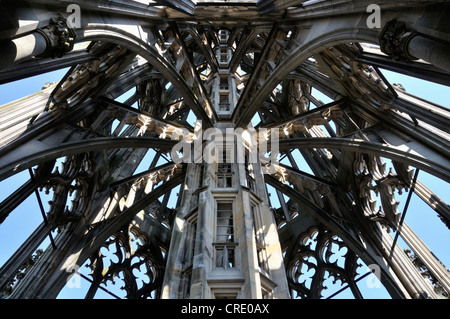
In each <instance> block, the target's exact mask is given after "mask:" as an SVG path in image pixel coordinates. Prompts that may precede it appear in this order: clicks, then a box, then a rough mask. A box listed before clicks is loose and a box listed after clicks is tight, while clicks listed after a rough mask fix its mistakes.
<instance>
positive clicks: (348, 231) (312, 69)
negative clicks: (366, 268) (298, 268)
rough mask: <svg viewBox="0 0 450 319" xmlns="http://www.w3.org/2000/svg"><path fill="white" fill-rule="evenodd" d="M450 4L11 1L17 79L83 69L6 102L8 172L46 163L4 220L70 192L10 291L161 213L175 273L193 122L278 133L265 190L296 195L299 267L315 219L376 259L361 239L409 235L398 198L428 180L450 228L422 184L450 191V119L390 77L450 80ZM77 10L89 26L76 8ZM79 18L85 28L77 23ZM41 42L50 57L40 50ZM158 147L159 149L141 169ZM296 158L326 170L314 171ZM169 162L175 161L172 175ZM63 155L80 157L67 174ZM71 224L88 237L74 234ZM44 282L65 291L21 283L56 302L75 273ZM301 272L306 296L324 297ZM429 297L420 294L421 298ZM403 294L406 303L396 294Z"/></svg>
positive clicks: (279, 212)
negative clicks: (37, 195)
mask: <svg viewBox="0 0 450 319" xmlns="http://www.w3.org/2000/svg"><path fill="white" fill-rule="evenodd" d="M440 2H442V1H434V2H430V1H397V2H395V3H394V2H392V1H349V0H347V1H281V0H272V1H265V0H262V1H256V0H255V1H252V0H249V1H200V0H199V1H184V0H180V1H163V0H157V1H121V0H116V1H82V0H80V1H66V0H64V1H51V0H47V1H44V0H42V1H15V2H8V1H4V2H2V3H1V6H2V10H1V12H0V21H1V22H0V38H1V39H2V41H3V43H4V44H5V47H6V48H8V49H5V51H4V53H2V62H1V63H0V65H1V66H2V69H1V70H0V82H1V83H7V82H11V81H14V80H19V79H23V78H26V77H29V76H31V75H36V74H40V73H45V72H49V71H53V70H57V69H61V68H66V67H68V68H70V69H69V71H68V72H67V74H66V75H65V77H64V78H63V79H61V81H59V82H57V83H53V84H49V85H48V86H47V87H46V88H44V89H43V90H42V91H40V92H38V93H36V94H34V95H32V96H28V97H25V98H24V99H22V100H20V101H15V102H11V103H9V104H7V105H5V106H2V107H1V108H0V121H1V125H2V129H1V131H0V141H1V145H0V146H1V148H0V179H2V180H5V179H6V178H8V177H11V176H13V175H15V174H17V173H18V172H20V171H24V170H28V169H31V168H32V170H30V172H31V173H32V174H31V175H30V177H29V181H27V182H26V183H25V184H24V185H23V186H22V187H21V188H20V189H18V190H11V195H10V196H9V197H7V198H6V199H5V200H4V201H3V202H2V203H1V207H2V210H1V213H0V221H4V220H5V219H6V218H7V217H8V216H9V215H10V214H12V213H14V209H15V208H16V207H17V206H18V205H19V204H20V203H21V202H22V200H23V199H24V197H25V198H26V197H28V196H30V195H31V194H32V193H33V192H34V191H35V189H45V190H47V191H49V192H53V196H54V197H53V200H52V202H51V204H50V206H49V210H48V211H45V212H44V215H45V216H46V221H45V223H44V224H43V225H42V226H40V231H39V232H37V233H36V234H33V235H32V236H35V237H30V240H29V242H28V243H27V245H25V246H24V247H22V248H21V250H20V251H18V253H17V255H16V256H17V257H15V258H16V259H14V260H10V261H9V264H7V265H6V266H5V267H3V268H2V272H0V273H1V274H2V276H3V278H5V280H3V279H2V280H3V281H2V282H1V283H2V287H5V286H6V285H7V284H8V280H10V279H11V278H13V277H14V275H15V271H16V270H17V269H18V268H19V267H20V266H21V265H23V264H24V263H25V261H26V260H27V259H28V258H29V256H30V254H31V253H32V252H33V251H34V250H35V249H36V248H37V247H38V246H39V244H40V242H41V241H42V240H43V238H45V237H46V236H47V235H48V234H49V232H50V230H53V229H55V228H59V229H61V231H62V234H65V235H64V236H66V237H64V236H60V239H59V242H58V243H60V244H61V245H63V247H64V249H63V250H62V251H63V252H62V253H61V254H60V255H58V258H59V259H58V260H59V261H61V262H62V263H63V261H64V260H67V258H68V256H72V254H73V253H74V252H75V251H80V252H81V253H80V255H78V256H77V258H79V259H80V260H82V261H83V262H84V260H87V259H88V258H91V259H92V258H93V257H92V254H93V253H94V252H95V249H94V248H93V247H97V248H98V247H99V246H101V245H102V244H103V243H104V242H105V241H106V240H107V239H108V238H109V237H110V236H111V235H112V234H114V233H117V232H120V231H123V227H124V226H126V225H128V224H129V223H130V222H131V221H133V223H139V222H138V221H136V218H135V216H136V215H137V214H138V213H139V212H140V211H141V210H143V209H144V208H148V207H149V205H152V207H153V208H152V209H153V212H154V216H153V217H154V218H153V217H152V219H151V220H150V221H148V220H147V219H145V221H142V223H144V222H145V223H150V224H151V231H150V232H149V233H147V234H146V236H148V237H149V238H150V239H147V240H146V243H145V246H146V247H148V249H149V251H151V253H152V254H153V255H154V256H157V257H155V259H154V262H155V264H157V263H159V264H158V265H159V266H158V267H162V268H164V258H163V255H164V253H161V252H160V251H159V250H160V248H161V247H163V248H161V249H167V248H168V247H169V245H170V230H171V228H172V225H173V222H174V215H175V213H176V211H175V210H174V209H170V208H167V207H166V206H167V201H168V200H169V197H170V196H172V197H173V196H174V195H173V194H172V195H171V190H172V189H173V188H174V187H176V186H178V185H180V184H182V183H183V181H184V178H185V175H186V167H185V165H182V164H175V163H173V162H172V159H171V158H170V150H171V148H172V147H173V146H174V145H175V143H176V141H174V140H172V139H171V136H172V134H173V133H174V132H178V131H181V130H183V129H187V130H188V131H189V132H190V134H193V132H194V126H195V122H194V119H196V120H201V123H202V127H203V128H204V129H206V128H210V127H214V126H217V124H218V123H222V122H227V123H232V125H233V126H234V127H240V128H244V129H245V128H247V127H248V125H249V124H251V123H252V122H253V124H251V125H253V126H255V127H256V128H266V129H268V130H278V131H279V132H280V145H279V147H280V151H281V154H282V158H283V159H284V160H285V161H284V162H283V163H285V164H279V165H277V169H276V172H275V173H274V174H272V175H267V178H266V180H265V181H266V183H267V184H268V185H271V186H272V187H274V188H275V189H276V190H277V192H278V193H279V194H285V195H287V196H288V197H289V198H290V200H288V201H287V202H284V199H282V198H283V197H282V196H280V200H281V201H282V203H281V207H280V208H278V209H274V210H273V213H274V218H275V220H276V223H277V226H278V227H279V229H280V230H279V235H280V240H281V241H282V245H283V246H284V247H285V248H287V251H288V252H289V254H288V257H289V258H292V260H295V258H296V257H295V254H296V253H295V249H294V248H293V247H294V246H295V245H293V244H292V242H293V241H295V239H297V238H298V237H299V236H300V235H301V233H303V232H304V231H305V229H303V228H302V227H300V226H299V225H297V224H296V221H297V220H296V217H298V216H301V215H302V214H303V213H304V212H305V211H306V212H308V213H309V214H312V215H314V217H315V218H316V219H317V220H318V221H319V222H320V224H321V225H324V226H325V227H327V228H328V229H330V230H332V231H333V232H334V233H335V234H337V235H338V236H340V237H341V238H342V239H343V240H344V242H346V243H347V245H349V247H351V249H352V250H353V251H355V252H356V254H357V255H359V256H360V257H361V258H366V259H367V260H371V258H372V257H370V256H368V255H370V253H367V256H366V257H364V254H366V252H364V249H363V245H362V244H361V243H360V242H358V240H359V239H358V236H360V234H362V235H361V236H363V237H364V241H367V242H368V243H369V245H372V246H373V249H374V250H375V251H376V250H378V251H384V250H385V249H386V248H385V247H384V246H383V245H382V244H380V240H379V237H378V233H377V232H378V231H379V228H380V227H382V228H383V229H384V230H385V231H386V230H397V229H398V227H399V223H400V222H401V221H400V220H401V219H400V215H401V214H400V212H399V210H398V208H397V206H398V202H397V201H396V197H395V195H396V194H398V192H399V191H404V190H409V189H411V187H412V186H413V185H414V188H413V189H414V191H415V192H416V193H417V194H418V195H419V196H420V197H421V198H422V199H423V200H424V201H425V202H426V203H427V204H429V205H430V206H431V207H432V208H433V209H434V210H435V211H436V213H437V214H438V215H439V217H440V218H441V220H442V221H443V222H444V223H445V224H446V225H447V226H449V225H450V210H449V208H448V205H447V204H446V203H445V202H444V201H443V200H442V199H439V198H438V197H437V196H436V195H434V194H433V193H432V192H431V190H429V189H428V188H427V186H426V185H424V184H422V183H420V182H418V181H416V179H415V178H414V173H415V172H417V171H418V170H423V171H426V172H428V173H430V174H432V175H434V176H436V177H438V178H440V179H442V180H445V181H447V182H450V165H449V164H450V162H449V149H448V142H449V140H450V135H449V125H448V124H449V118H450V113H449V111H448V109H447V108H445V107H443V106H440V105H437V104H434V103H432V102H429V101H426V100H423V99H420V98H418V97H415V96H414V95H413V94H412V93H414V92H406V91H405V90H404V89H403V88H402V87H401V86H399V85H394V83H389V81H388V80H387V79H386V78H385V76H384V75H383V72H382V71H380V68H383V69H389V70H393V71H395V72H399V73H404V74H407V75H410V76H414V77H417V78H421V79H425V80H428V81H433V82H436V83H440V84H444V85H449V84H450V76H449V72H450V62H449V58H448V54H446V53H448V52H449V51H448V49H449V48H450V44H449V43H450V36H449V34H450V32H449V31H450V29H449V28H450V27H449V25H448V23H446V22H445V16H446V15H447V16H448V13H449V10H450V7H449V6H448V5H447V4H440ZM372 3H376V4H378V5H379V8H380V10H381V15H380V27H378V28H377V27H375V28H370V27H368V19H369V18H370V15H371V12H367V8H368V6H369V5H370V4H372ZM71 4H77V5H78V6H79V8H80V9H81V11H80V15H79V16H78V15H75V16H74V15H71V13H72V12H73V11H69V12H68V11H67V7H68V6H69V5H71ZM406 6H407V7H408V10H405V7H406ZM75 13H76V10H75ZM78 18H79V20H77V19H78ZM66 19H67V21H70V22H76V23H79V25H78V26H75V27H73V28H68V27H67V24H66ZM31 37H32V38H33V39H35V41H36V46H33V47H29V46H30V45H31V44H30V43H31V42H29V39H31ZM44 40H45V41H44ZM39 46H41V47H39ZM21 50H22V51H21ZM221 50H223V51H222V55H221ZM225 76H226V77H227V78H228V79H231V78H232V80H229V81H233V84H234V86H235V88H236V90H235V94H234V95H233V98H232V99H231V100H230V101H228V102H227V103H229V104H230V105H231V106H230V105H228V104H227V103H225V104H227V105H225V104H223V103H222V104H221V101H220V96H219V95H218V92H217V91H216V89H217V84H218V81H219V82H220V78H221V77H225ZM230 83H231V82H227V83H226V84H230ZM222 84H223V83H222ZM226 84H223V85H226ZM219 88H220V83H219ZM130 90H131V91H133V94H132V95H131V96H130V97H129V98H128V99H127V100H126V101H122V102H119V101H118V98H119V97H120V96H122V95H123V94H125V93H127V92H129V91H130ZM319 92H320V93H319ZM322 96H326V101H322V100H323V99H324V98H321V97H322ZM148 149H154V150H155V154H156V155H155V156H154V157H153V158H152V159H151V161H150V162H149V163H148V164H147V167H146V169H145V170H144V172H143V173H135V171H136V169H137V167H138V165H139V164H140V163H141V161H142V160H143V158H144V157H145V155H146V153H147V151H148ZM295 150H299V154H300V155H301V157H302V158H303V159H304V161H306V163H308V166H309V168H310V169H311V172H312V174H311V173H306V172H304V171H303V170H302V169H301V168H299V162H298V159H297V160H296V158H294V155H293V154H294V151H295ZM296 154H297V153H296ZM297 156H298V155H297ZM161 157H163V158H165V159H166V162H167V163H166V164H163V165H161V166H157V165H156V163H157V162H158V160H159V159H160V158H161ZM58 158H65V160H64V161H65V164H64V165H63V166H62V167H61V168H59V169H58V168H57V164H55V163H57V162H55V160H56V159H58ZM387 166H389V167H392V169H388V168H387ZM147 168H148V169H147ZM72 193H74V194H75V196H74V197H72V196H71V194H72ZM376 196H379V203H378V204H377V201H376V198H375V197H376ZM161 197H163V199H161ZM70 201H73V203H71V202H70ZM112 202H115V203H116V204H115V206H114V205H113V204H112ZM380 203H381V205H379V204H380ZM108 205H110V206H108ZM113 206H114V207H113ZM305 207H306V208H305ZM114 216H115V217H114ZM286 225H291V226H289V227H284V226H286ZM321 227H322V226H321ZM69 230H70V234H72V233H76V234H81V233H84V234H85V236H84V238H83V239H82V240H79V238H78V237H73V236H72V235H71V236H72V237H70V236H69V235H68V234H69ZM134 235H135V236H138V237H139V235H140V234H138V231H137V230H136V231H135V232H134ZM61 238H62V239H61ZM116 238H117V237H116ZM31 242H33V243H31ZM158 247H159V248H158ZM381 254H386V252H381ZM293 256H294V257H293ZM424 256H425V257H423V258H430V259H431V257H430V256H429V254H428V253H424ZM297 257H298V256H297ZM430 267H432V266H430ZM436 267H437V268H438V266H436ZM437 268H436V269H437ZM34 271H35V272H39V271H44V273H45V275H46V276H49V278H50V277H51V276H53V277H52V278H53V279H54V280H56V282H57V283H58V284H56V285H54V286H52V287H49V286H45V285H43V284H42V285H41V286H39V287H37V286H36V287H35V288H34V289H31V290H29V292H27V291H25V290H20V289H18V290H17V292H16V294H17V295H16V297H21V296H25V295H26V296H34V297H35V296H38V295H42V294H43V295H47V296H56V295H57V292H58V291H59V289H61V286H62V284H63V279H64V278H65V277H64V273H59V274H56V270H52V271H53V272H52V271H50V270H42V269H35V270H34ZM435 272H436V273H438V270H435ZM435 276H437V277H439V274H437V275H435ZM443 277H445V275H444V276H443ZM155 278H157V279H155V281H154V282H152V285H153V286H152V288H151V289H149V291H153V290H155V289H159V288H158V287H160V285H161V280H162V279H161V274H157V273H156V272H155ZM439 278H441V277H439ZM291 279H292V281H291V285H292V288H293V289H294V290H296V291H297V293H298V294H300V295H305V296H306V295H308V294H309V293H311V294H312V295H313V297H318V296H320V293H319V292H317V291H316V292H314V293H313V292H311V291H312V290H311V291H309V290H305V289H304V288H303V287H300V285H299V284H298V283H296V282H295V280H294V279H293V278H291ZM24 282H26V281H24ZM28 284H29V283H28ZM24 285H25V284H24ZM24 287H25V286H24ZM152 289H153V290H152ZM421 289H422V290H424V289H425V288H422V287H419V288H417V287H409V288H407V289H406V290H407V291H408V293H410V294H411V296H414V297H417V294H418V291H422V290H421ZM427 291H428V290H427ZM28 293H29V295H27V294H28ZM128 293H129V296H133V297H139V296H140V295H139V294H140V293H141V292H138V290H136V289H134V290H133V291H131V290H130V291H129V292H128ZM147 293H148V292H142V294H144V295H145V294H147ZM391 293H392V294H393V295H395V294H397V296H400V295H401V296H404V292H399V290H398V289H397V290H396V289H395V288H391ZM428 293H429V294H432V293H431V292H429V291H428Z"/></svg>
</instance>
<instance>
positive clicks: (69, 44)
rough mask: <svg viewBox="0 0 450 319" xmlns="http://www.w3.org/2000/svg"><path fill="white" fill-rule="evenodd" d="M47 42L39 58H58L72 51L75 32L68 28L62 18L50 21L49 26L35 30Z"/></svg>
mask: <svg viewBox="0 0 450 319" xmlns="http://www.w3.org/2000/svg"><path fill="white" fill-rule="evenodd" d="M37 32H39V33H40V34H41V35H42V36H43V37H44V38H45V41H46V42H47V49H46V50H45V52H44V53H43V54H41V56H43V57H48V56H49V57H52V58H56V57H57V58H60V57H62V56H63V55H64V54H66V53H68V52H70V51H72V49H73V46H74V44H75V37H76V35H75V32H74V31H73V30H72V29H71V28H69V27H68V25H67V22H66V20H65V19H63V18H61V17H60V18H58V19H51V20H50V24H49V25H48V26H46V27H44V28H42V29H39V30H37Z"/></svg>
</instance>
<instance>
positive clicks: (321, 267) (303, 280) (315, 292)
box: [287, 226, 360, 299]
mask: <svg viewBox="0 0 450 319" xmlns="http://www.w3.org/2000/svg"><path fill="white" fill-rule="evenodd" d="M333 246H334V247H333ZM339 255H340V256H339ZM338 258H341V259H344V261H343V262H342V261H338ZM357 259H358V258H357V256H356V255H355V254H354V253H353V252H352V251H351V250H350V249H349V248H348V247H347V246H346V245H345V244H344V242H343V241H342V240H341V239H340V238H339V237H337V236H336V235H335V234H333V233H332V232H331V231H327V230H325V229H324V228H323V227H321V226H318V227H312V228H311V229H309V230H308V231H307V232H305V233H303V234H301V235H300V236H299V239H298V241H297V246H296V251H295V257H294V258H292V261H291V263H290V264H289V265H288V269H287V270H288V271H287V274H288V282H289V285H290V287H291V288H292V289H293V290H294V291H296V293H297V296H296V297H300V298H302V299H319V298H322V297H323V295H322V292H323V291H324V290H326V289H328V287H327V286H326V280H327V278H332V280H333V281H332V283H333V284H336V283H337V282H338V281H340V282H341V284H346V283H348V284H350V283H352V282H353V281H354V280H355V277H356V275H357V272H356V270H357V269H358V267H359V266H360V265H359V264H358V263H357ZM311 270H312V271H311Z"/></svg>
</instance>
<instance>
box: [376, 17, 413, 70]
mask: <svg viewBox="0 0 450 319" xmlns="http://www.w3.org/2000/svg"><path fill="white" fill-rule="evenodd" d="M416 35H417V32H410V31H408V29H407V28H406V24H405V23H403V22H400V21H397V20H391V21H389V22H388V23H386V25H385V26H384V28H383V30H382V31H381V33H380V36H379V43H380V48H381V51H382V52H384V53H386V54H387V55H389V56H390V57H391V58H392V59H393V60H395V61H412V60H417V58H416V57H414V56H412V55H410V54H409V51H408V44H409V42H410V41H411V39H412V38H414V37H415V36H416Z"/></svg>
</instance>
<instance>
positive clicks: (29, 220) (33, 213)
mask: <svg viewBox="0 0 450 319" xmlns="http://www.w3.org/2000/svg"><path fill="white" fill-rule="evenodd" d="M66 71H67V69H64V70H59V71H55V72H51V73H49V74H43V75H39V76H35V77H32V78H28V79H24V80H21V81H17V82H13V83H8V84H3V85H0V105H3V104H5V103H7V102H10V101H14V100H16V99H18V98H21V97H23V96H26V95H29V94H32V93H35V92H37V91H39V90H40V89H41V87H42V86H43V85H44V84H45V83H46V82H48V81H58V80H59V79H61V78H62V76H63V75H64V74H65V73H66ZM383 73H384V74H385V76H386V77H387V78H388V79H389V81H390V82H391V83H401V84H402V85H403V86H404V87H405V89H406V90H407V92H409V93H412V94H414V95H417V96H420V97H422V98H425V99H428V100H430V101H432V102H435V103H438V104H441V105H443V106H445V107H447V108H450V88H448V87H446V86H442V85H436V84H433V83H429V82H426V81H421V80H417V79H411V78H410V77H407V76H403V75H399V74H396V73H393V72H389V71H385V70H383ZM323 99H324V100H325V99H326V98H325V97H323ZM324 102H325V101H324ZM151 156H152V154H151V152H149V154H148V158H150V157H151ZM300 168H301V169H303V170H305V171H308V167H306V166H305V165H302V166H301V167H300ZM28 178H29V175H28V171H25V172H22V173H19V174H17V175H16V176H13V177H11V178H9V179H7V180H5V181H2V182H0V202H1V201H2V200H3V199H5V198H6V197H7V196H8V195H10V193H11V192H12V191H14V190H15V189H17V188H18V187H20V186H21V185H22V184H23V183H24V181H26V180H27V179H28ZM419 179H420V180H421V181H422V182H423V183H424V184H425V185H427V186H428V187H429V188H430V189H431V190H432V191H433V192H435V193H436V194H437V195H438V196H439V197H441V198H442V199H443V200H444V201H445V202H447V203H449V202H450V192H449V190H450V188H449V185H448V183H446V182H443V181H441V180H439V179H437V178H434V177H433V176H431V175H429V174H427V173H425V172H423V171H421V172H420V174H419ZM41 195H42V197H43V200H44V203H45V204H46V202H47V201H48V200H49V199H50V198H49V196H46V195H45V194H44V192H41ZM406 196H407V194H406V193H405V194H403V195H402V196H396V197H397V200H399V201H400V207H399V211H400V212H402V211H403V207H404V203H405V200H406ZM172 197H173V196H172ZM274 198H276V195H275V194H274V195H272V196H271V199H274ZM47 205H48V204H46V206H47ZM41 222H42V216H41V213H40V211H39V208H38V205H37V200H36V196H35V195H34V194H33V195H31V196H30V197H29V198H28V199H27V200H26V201H24V202H23V203H22V205H21V206H19V207H18V208H17V209H16V210H15V211H14V212H13V213H12V214H11V215H10V216H9V217H8V218H7V219H6V220H5V222H4V223H3V224H1V225H0V242H1V243H2V244H1V247H0V265H2V264H3V263H4V262H5V261H6V260H7V259H8V258H9V257H10V256H11V255H12V254H13V253H14V251H16V250H17V249H18V248H19V247H20V245H21V244H22V243H23V242H24V241H25V240H26V239H27V237H28V236H29V235H30V234H31V232H32V231H33V230H34V229H35V228H36V227H37V226H38V225H39V224H40V223H41ZM406 222H407V223H408V224H409V225H410V227H411V228H412V229H413V230H414V231H415V232H416V233H417V234H418V235H419V236H420V237H421V238H422V239H423V241H424V242H425V244H426V245H427V246H428V247H429V248H430V249H431V250H432V251H433V253H434V254H435V255H436V256H437V257H438V258H439V259H440V260H441V261H442V262H443V263H444V264H445V265H447V266H449V265H450V254H449V249H448V243H449V242H450V241H449V239H450V236H449V234H450V233H449V231H448V229H447V228H446V227H445V226H444V225H443V223H442V222H441V221H440V220H439V219H438V218H437V214H436V213H435V212H434V211H433V210H432V209H431V208H429V207H428V206H427V205H426V204H425V203H423V201H422V200H421V199H420V198H418V196H417V195H413V196H412V200H411V203H410V207H409V209H408V213H407V215H406ZM48 244H49V241H48V240H47V241H46V242H45V243H44V245H43V246H45V245H48ZM399 244H400V245H401V246H402V247H403V248H405V244H404V243H403V241H402V240H399ZM81 271H82V272H83V273H84V274H87V273H88V272H87V270H86V269H81ZM364 271H365V270H364V269H363V270H362V273H361V274H363V273H364ZM364 282H366V279H365V280H362V281H361V282H360V287H361V289H364V296H365V297H367V298H384V297H388V295H387V294H386V292H385V291H384V289H383V288H381V289H366V287H364ZM83 287H84V288H85V289H81V290H77V291H76V292H75V291H74V290H73V289H72V290H70V289H64V290H63V292H62V293H61V295H60V297H67V298H70V297H75V296H78V297H80V296H81V297H82V296H84V294H85V292H86V291H87V288H86V287H88V285H86V284H85V285H83ZM108 289H111V290H114V291H115V292H116V293H117V294H119V295H120V296H123V292H120V291H118V290H117V287H114V286H111V285H110V286H109V287H108ZM329 293H331V292H327V294H329ZM97 296H98V297H100V298H108V297H110V296H109V295H107V294H105V293H103V292H102V291H99V293H98V295H97ZM339 298H351V295H349V290H347V291H346V292H343V293H342V294H340V295H339Z"/></svg>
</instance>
